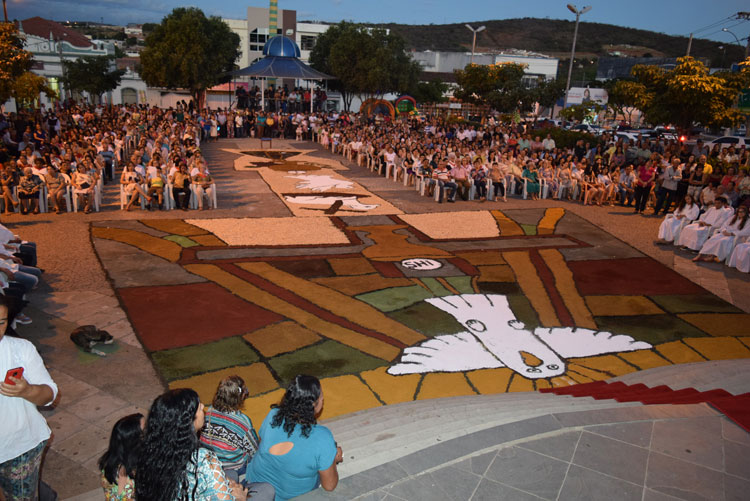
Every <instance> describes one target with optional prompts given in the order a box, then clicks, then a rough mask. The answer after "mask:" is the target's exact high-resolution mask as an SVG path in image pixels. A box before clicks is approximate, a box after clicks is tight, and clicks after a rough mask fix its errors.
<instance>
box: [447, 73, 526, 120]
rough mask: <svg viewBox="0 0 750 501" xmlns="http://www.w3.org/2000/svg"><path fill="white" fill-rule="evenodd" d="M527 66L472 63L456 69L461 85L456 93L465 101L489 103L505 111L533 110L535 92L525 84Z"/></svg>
mask: <svg viewBox="0 0 750 501" xmlns="http://www.w3.org/2000/svg"><path fill="white" fill-rule="evenodd" d="M524 68H525V65H523V64H516V63H497V64H490V65H480V64H469V65H467V66H466V68H464V69H463V70H456V71H455V72H454V73H455V74H456V81H457V83H458V85H459V88H458V89H457V90H456V92H455V93H454V95H455V96H456V97H457V98H459V99H462V100H464V101H468V102H471V103H477V104H487V105H489V106H490V107H492V108H493V109H495V110H497V111H499V112H501V113H510V112H515V111H518V112H525V111H530V110H531V108H532V106H533V104H534V102H535V95H534V92H533V90H532V89H528V88H527V87H526V85H524V83H523V74H524Z"/></svg>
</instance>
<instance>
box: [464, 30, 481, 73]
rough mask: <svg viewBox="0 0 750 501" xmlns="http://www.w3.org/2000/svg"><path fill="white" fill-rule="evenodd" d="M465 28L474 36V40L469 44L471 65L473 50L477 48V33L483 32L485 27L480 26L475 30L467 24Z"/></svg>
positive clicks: (472, 62)
mask: <svg viewBox="0 0 750 501" xmlns="http://www.w3.org/2000/svg"><path fill="white" fill-rule="evenodd" d="M465 26H466V27H467V28H469V29H470V30H471V32H472V33H473V34H474V40H473V41H472V42H471V64H474V50H475V49H476V48H477V33H479V32H480V31H484V29H485V28H486V26H480V27H479V28H477V29H474V28H472V27H471V25H469V24H467V25H465Z"/></svg>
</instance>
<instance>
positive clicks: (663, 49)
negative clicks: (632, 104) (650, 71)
mask: <svg viewBox="0 0 750 501" xmlns="http://www.w3.org/2000/svg"><path fill="white" fill-rule="evenodd" d="M469 24H471V25H472V26H474V27H479V26H482V25H484V26H486V27H487V29H486V30H484V31H482V32H481V33H479V34H478V35H477V49H476V50H477V52H483V51H487V52H489V51H500V50H504V49H521V50H529V51H534V52H541V53H543V54H548V55H550V56H555V57H559V58H561V59H565V58H567V57H568V55H569V54H570V48H571V44H572V42H573V30H574V28H575V22H574V21H561V20H554V19H538V18H523V19H503V20H490V21H476V22H473V23H469ZM371 26H378V27H381V28H388V29H390V30H391V31H392V32H393V33H398V34H399V35H401V36H402V37H403V38H404V39H405V40H406V41H407V44H408V46H409V47H410V48H412V49H414V50H420V51H421V50H433V51H471V42H472V34H471V32H470V31H469V30H468V29H467V28H466V26H464V24H430V25H406V24H392V23H391V24H378V25H371ZM687 46H688V38H687V37H682V36H672V35H665V34H663V33H656V32H653V31H646V30H638V29H634V28H624V27H622V26H615V25H612V24H602V23H587V22H581V23H580V25H579V27H578V42H577V44H576V56H580V57H600V56H607V55H609V53H610V52H613V51H618V52H620V53H622V54H624V55H628V56H636V57H680V56H684V55H685V52H686V50H687ZM720 46H723V47H725V49H726V54H725V55H724V54H723V52H724V50H723V49H720V48H719V47H720ZM690 55H691V56H694V57H697V58H701V59H704V58H705V59H709V60H710V61H711V66H715V67H718V66H719V65H720V64H721V63H722V58H723V59H724V66H729V64H730V63H732V62H738V61H741V60H742V59H743V57H744V48H742V47H739V46H738V45H737V44H735V43H729V42H726V43H722V42H715V41H713V40H705V39H694V40H693V46H692V50H691V53H690ZM576 59H578V58H576Z"/></svg>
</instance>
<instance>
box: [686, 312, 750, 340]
mask: <svg viewBox="0 0 750 501" xmlns="http://www.w3.org/2000/svg"><path fill="white" fill-rule="evenodd" d="M678 317H680V318H681V319H683V320H685V321H686V322H689V323H691V324H693V325H694V326H696V327H698V328H699V329H700V330H702V331H704V332H708V333H709V334H710V335H712V336H742V335H745V334H747V333H748V332H750V315H748V314H747V313H686V314H684V315H678Z"/></svg>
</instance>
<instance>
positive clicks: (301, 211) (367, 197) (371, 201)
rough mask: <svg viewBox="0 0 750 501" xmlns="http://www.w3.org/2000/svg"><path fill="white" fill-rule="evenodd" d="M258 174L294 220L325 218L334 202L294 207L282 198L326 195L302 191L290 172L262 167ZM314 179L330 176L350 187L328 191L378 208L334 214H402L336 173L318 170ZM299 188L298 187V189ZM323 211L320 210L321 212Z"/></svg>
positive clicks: (300, 184)
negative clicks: (352, 197)
mask: <svg viewBox="0 0 750 501" xmlns="http://www.w3.org/2000/svg"><path fill="white" fill-rule="evenodd" d="M258 173H259V174H260V175H261V177H262V178H263V180H264V181H265V182H266V183H268V186H269V187H270V188H271V190H272V191H273V192H274V193H276V194H277V195H278V196H279V198H280V199H281V201H282V202H284V204H285V205H286V206H287V207H288V208H289V210H290V211H292V213H293V214H294V215H295V216H298V217H327V216H328V215H327V214H326V213H325V209H328V208H329V207H330V206H331V205H332V204H333V203H334V202H335V201H336V200H335V199H334V198H331V199H330V200H329V201H327V202H326V203H324V204H316V203H310V202H302V203H296V202H293V201H289V200H287V199H286V197H285V196H284V195H298V196H316V197H326V196H327V195H326V191H313V190H312V189H311V188H305V187H302V186H303V183H304V180H302V179H295V178H293V177H291V176H294V175H296V174H291V173H289V172H280V171H277V170H274V169H272V168H268V167H261V168H260V169H258ZM310 175H315V176H330V177H331V178H333V179H335V180H339V181H342V182H346V183H348V184H347V186H349V187H342V188H336V187H332V188H330V189H329V190H327V191H329V192H331V193H338V194H346V196H356V197H357V201H358V202H360V203H361V204H364V205H377V207H375V208H373V209H370V210H355V209H349V208H347V207H345V206H342V207H341V208H339V209H338V211H337V212H336V213H337V214H339V213H340V214H343V215H351V214H367V215H378V214H403V212H402V211H401V210H400V209H398V208H396V207H395V206H394V205H392V204H391V203H390V202H388V201H386V200H384V199H383V198H380V197H379V196H377V195H374V194H373V193H371V192H370V191H368V190H367V189H366V188H364V187H362V186H361V185H359V184H357V183H355V182H353V181H351V180H350V179H346V178H345V177H343V176H341V175H340V174H338V173H337V172H336V171H334V170H331V169H320V170H318V171H315V173H314V174H310ZM298 186H299V187H298ZM321 209H323V210H321Z"/></svg>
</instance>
